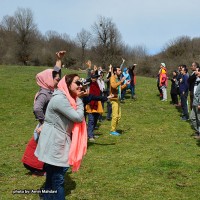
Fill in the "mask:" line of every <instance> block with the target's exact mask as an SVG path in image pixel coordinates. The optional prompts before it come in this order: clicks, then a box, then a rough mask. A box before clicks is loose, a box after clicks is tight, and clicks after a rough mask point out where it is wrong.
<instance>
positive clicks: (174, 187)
mask: <svg viewBox="0 0 200 200" xmlns="http://www.w3.org/2000/svg"><path fill="white" fill-rule="evenodd" d="M43 69H45V68H44V67H19V66H18V67H16V66H7V67H6V66H0V97H1V98H0V125H1V126H0V127H1V128H0V134H1V142H0V166H1V167H0V185H1V187H0V199H3V200H9V199H19V200H21V199H38V198H39V197H38V194H13V191H14V190H25V189H26V190H37V189H39V188H40V187H41V186H42V185H43V183H44V180H45V178H44V177H33V176H30V175H29V174H28V171H27V170H26V169H25V168H24V167H23V165H22V163H21V162H20V160H21V158H22V155H23V153H24V150H25V146H26V144H27V142H28V141H29V139H30V138H31V136H32V133H33V129H34V128H35V125H36V121H35V119H34V115H33V113H32V107H33V98H34V95H35V93H36V92H37V91H38V86H37V85H36V82H35V75H36V74H37V73H38V72H40V71H42V70H43ZM65 73H69V71H67V70H65V69H63V74H65ZM136 93H137V97H138V99H137V100H136V101H133V100H131V99H130V94H129V93H127V96H126V97H127V99H126V102H125V103H124V104H122V105H121V106H122V120H121V122H120V124H119V129H120V130H122V135H121V136H120V137H115V136H110V135H109V129H110V122H109V121H104V122H102V123H101V124H99V125H100V127H99V130H98V132H100V134H101V135H100V137H99V138H98V139H97V140H96V141H95V142H93V143H89V144H88V151H87V155H86V157H85V158H84V160H83V163H82V166H81V169H80V170H79V172H77V173H71V171H70V170H69V171H68V173H67V175H66V184H65V189H66V199H82V200H83V199H84V200H86V199H91V200H96V199H97V200H98V199H100V200H101V199H102V200H107V199H109V200H118V199H119V200H120V199H138V200H167V199H172V200H175V199H180V200H183V199H189V200H197V199H200V192H199V191H200V181H199V180H200V178H199V173H200V149H199V147H200V145H199V143H198V142H197V141H196V140H194V139H193V137H191V134H192V133H193V132H194V131H193V130H192V129H191V127H190V124H189V123H188V122H183V121H180V114H181V113H180V112H179V111H178V110H177V109H176V108H175V107H174V106H172V105H170V103H169V100H168V102H160V100H159V97H158V96H157V94H158V92H157V88H156V80H155V79H152V78H144V77H137V87H136ZM168 97H169V91H168ZM168 99H170V97H169V98H168ZM104 116H105V114H104Z"/></svg>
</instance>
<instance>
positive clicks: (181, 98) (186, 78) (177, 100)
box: [158, 62, 200, 139]
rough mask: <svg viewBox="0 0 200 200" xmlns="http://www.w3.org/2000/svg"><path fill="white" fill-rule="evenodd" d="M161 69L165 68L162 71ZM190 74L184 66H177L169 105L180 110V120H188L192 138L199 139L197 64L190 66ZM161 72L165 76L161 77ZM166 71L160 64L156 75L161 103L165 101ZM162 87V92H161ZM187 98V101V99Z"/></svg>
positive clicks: (198, 78)
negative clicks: (191, 129) (193, 131)
mask: <svg viewBox="0 0 200 200" xmlns="http://www.w3.org/2000/svg"><path fill="white" fill-rule="evenodd" d="M163 68H165V69H164V70H163ZM190 69H191V74H189V72H188V68H187V66H186V65H184V64H182V65H179V66H178V70H174V71H173V73H172V75H173V76H172V78H171V79H170V80H171V90H170V95H171V103H172V104H173V105H175V106H176V107H178V108H179V107H180V108H181V110H182V115H181V120H183V121H188V120H190V123H191V126H192V128H193V129H194V130H195V131H196V132H195V133H194V137H195V138H196V139H200V84H199V83H200V66H199V63H197V62H193V63H192V64H191V67H190ZM163 71H165V72H164V73H165V75H164V76H163ZM167 79H168V77H167V70H166V66H165V64H164V63H161V66H160V70H159V73H158V89H159V93H160V97H161V98H162V101H166V100H167V96H166V93H167V92H166V91H165V90H166V89H167ZM163 86H164V90H163ZM188 96H189V99H188Z"/></svg>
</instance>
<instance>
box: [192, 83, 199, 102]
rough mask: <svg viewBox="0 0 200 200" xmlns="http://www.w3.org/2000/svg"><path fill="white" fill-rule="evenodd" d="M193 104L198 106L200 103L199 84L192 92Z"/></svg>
mask: <svg viewBox="0 0 200 200" xmlns="http://www.w3.org/2000/svg"><path fill="white" fill-rule="evenodd" d="M192 105H193V106H199V105H200V84H199V85H198V86H197V89H196V92H195V94H194V99H193V104H192Z"/></svg>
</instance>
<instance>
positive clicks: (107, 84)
mask: <svg viewBox="0 0 200 200" xmlns="http://www.w3.org/2000/svg"><path fill="white" fill-rule="evenodd" d="M65 53H66V52H65V51H59V52H57V53H56V64H55V67H54V68H53V69H46V70H44V71H42V72H40V73H38V74H37V75H36V83H37V85H38V86H39V87H40V89H39V91H38V92H37V93H36V95H35V98H34V106H33V113H34V115H35V118H36V120H37V121H38V124H37V126H36V128H35V130H34V131H33V135H32V137H31V139H30V141H29V142H28V144H27V146H26V149H25V152H24V155H23V157H22V163H23V165H24V167H25V168H26V169H27V170H29V171H30V173H31V174H32V175H35V176H46V181H45V186H44V190H46V191H50V190H54V191H56V193H48V192H47V193H44V194H43V195H42V196H41V198H43V199H57V200H59V199H65V193H64V176H65V173H66V172H67V170H68V169H69V167H72V171H73V172H74V171H77V170H78V169H79V167H80V164H81V160H82V158H83V156H84V155H85V154H86V151H87V143H88V141H89V142H93V141H95V140H96V138H97V137H98V135H96V134H95V132H94V130H95V129H96V128H97V122H100V123H101V122H102V121H103V120H104V117H105V116H104V113H105V112H104V110H105V109H104V108H105V103H107V115H106V119H107V120H108V121H111V128H110V132H109V134H110V135H113V136H119V135H120V133H119V132H118V131H117V126H118V123H119V121H120V119H121V106H120V103H121V102H123V103H124V101H125V99H126V92H127V90H128V89H129V90H130V93H131V98H132V99H134V100H135V99H136V95H135V84H136V82H135V81H136V76H135V73H134V69H135V66H136V65H135V64H134V65H132V66H130V67H129V68H126V67H125V68H124V69H123V65H124V62H125V60H124V59H122V63H121V65H120V66H116V67H113V66H112V65H110V66H109V67H108V71H104V70H103V69H102V67H97V66H96V65H94V66H93V67H92V63H91V61H90V60H88V61H87V63H86V65H87V70H86V71H87V75H86V78H82V77H81V78H80V77H79V75H78V74H67V75H64V76H63V77H61V66H62V58H63V56H64V55H65ZM122 70H123V73H122ZM105 73H106V75H105V79H104V74H105Z"/></svg>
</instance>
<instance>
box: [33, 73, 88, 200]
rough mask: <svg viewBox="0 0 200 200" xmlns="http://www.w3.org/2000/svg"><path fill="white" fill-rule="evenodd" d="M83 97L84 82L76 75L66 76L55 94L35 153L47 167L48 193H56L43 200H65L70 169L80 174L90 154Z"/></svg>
mask: <svg viewBox="0 0 200 200" xmlns="http://www.w3.org/2000/svg"><path fill="white" fill-rule="evenodd" d="M81 93H82V82H80V80H79V76H78V75H77V74H70V75H66V76H65V77H63V78H62V79H61V81H60V82H59V84H58V89H57V90H56V91H55V92H54V93H53V97H52V99H51V101H50V102H49V105H48V107H47V111H46V114H45V121H44V124H43V128H42V131H41V133H40V138H39V141H38V145H37V148H36V151H35V155H36V156H37V157H38V159H39V160H40V161H42V162H44V163H45V171H46V182H45V188H44V189H45V190H54V191H57V193H55V194H44V199H57V200H59V199H65V193H64V176H65V173H66V171H67V169H68V168H69V167H70V166H72V171H77V170H78V169H79V167H80V164H81V160H82V158H83V156H84V155H85V154H86V150H87V129H86V123H85V118H84V107H83V102H82V100H81V99H80V98H78V96H79V95H80V94H81Z"/></svg>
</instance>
